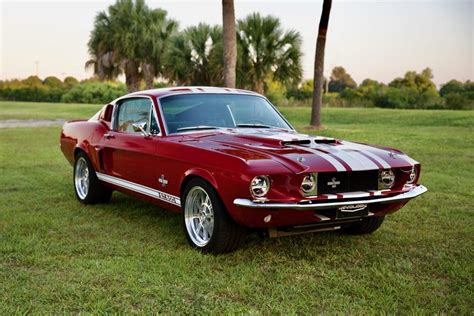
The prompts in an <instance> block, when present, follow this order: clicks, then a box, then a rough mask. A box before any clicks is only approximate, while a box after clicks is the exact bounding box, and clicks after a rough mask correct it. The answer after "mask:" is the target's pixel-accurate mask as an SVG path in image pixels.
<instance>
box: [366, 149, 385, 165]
mask: <svg viewBox="0 0 474 316" xmlns="http://www.w3.org/2000/svg"><path fill="white" fill-rule="evenodd" d="M364 155H367V156H370V157H371V158H372V159H374V160H375V161H377V162H378V163H379V164H381V165H382V168H384V169H390V168H391V166H390V165H389V164H388V163H387V162H386V161H385V160H384V159H382V158H380V157H379V156H378V155H376V154H374V153H371V152H370V151H368V150H364Z"/></svg>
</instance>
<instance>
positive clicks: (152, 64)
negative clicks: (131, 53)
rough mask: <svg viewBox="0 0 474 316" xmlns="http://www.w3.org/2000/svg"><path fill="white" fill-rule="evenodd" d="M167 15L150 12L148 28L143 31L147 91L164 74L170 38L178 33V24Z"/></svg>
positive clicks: (147, 16)
mask: <svg viewBox="0 0 474 316" xmlns="http://www.w3.org/2000/svg"><path fill="white" fill-rule="evenodd" d="M166 15H167V12H166V11H165V10H161V9H155V10H149V12H148V14H147V15H146V20H145V23H146V25H147V26H148V27H144V28H143V29H142V30H141V31H142V32H143V34H142V37H143V38H144V39H145V40H144V41H142V42H141V50H142V51H141V52H140V55H141V56H142V63H141V69H142V74H143V79H144V81H145V87H146V88H147V89H152V88H153V81H154V79H155V78H156V77H158V76H162V75H163V74H164V56H165V54H166V51H167V49H168V46H169V43H170V38H171V37H172V36H173V35H174V34H175V33H176V32H177V28H178V22H176V21H174V20H172V19H168V18H167V17H166Z"/></svg>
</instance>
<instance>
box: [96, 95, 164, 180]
mask: <svg viewBox="0 0 474 316" xmlns="http://www.w3.org/2000/svg"><path fill="white" fill-rule="evenodd" d="M140 125H141V127H142V130H140V129H139V128H138V126H140ZM158 134H159V129H158V124H157V120H156V113H155V110H154V106H153V102H152V100H151V99H150V98H148V97H134V98H127V99H122V100H120V101H118V102H117V104H116V108H115V110H114V116H113V121H112V129H111V130H110V131H109V132H108V133H106V134H105V135H104V139H103V146H102V151H103V156H102V157H103V164H104V170H105V173H106V174H107V175H108V176H111V177H113V178H109V179H108V180H110V181H111V182H113V181H115V184H117V185H119V186H122V187H126V188H129V187H131V188H132V189H133V188H135V187H134V185H136V184H138V185H142V186H146V187H150V188H156V187H157V184H158V183H157V178H158V177H157V175H156V163H157V158H156V147H157V141H158V139H159V137H156V136H157V135H158ZM120 180H126V181H127V182H125V181H120ZM128 182H130V183H128Z"/></svg>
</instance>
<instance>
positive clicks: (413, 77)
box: [388, 68, 436, 93]
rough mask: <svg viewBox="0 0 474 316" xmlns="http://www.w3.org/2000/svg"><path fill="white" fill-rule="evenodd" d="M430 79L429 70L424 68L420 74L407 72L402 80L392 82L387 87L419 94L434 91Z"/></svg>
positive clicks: (430, 72) (430, 73)
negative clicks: (412, 90) (413, 91)
mask: <svg viewBox="0 0 474 316" xmlns="http://www.w3.org/2000/svg"><path fill="white" fill-rule="evenodd" d="M432 79H433V72H432V71H431V69H430V68H426V69H424V70H423V71H422V72H421V73H417V72H416V71H408V72H407V73H405V76H404V77H403V78H396V79H394V80H392V81H391V82H390V83H389V84H388V86H389V87H392V88H398V89H414V90H416V91H417V92H419V93H423V92H427V91H436V85H435V83H434V82H433V81H432Z"/></svg>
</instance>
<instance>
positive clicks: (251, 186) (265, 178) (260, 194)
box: [249, 175, 271, 199]
mask: <svg viewBox="0 0 474 316" xmlns="http://www.w3.org/2000/svg"><path fill="white" fill-rule="evenodd" d="M258 180H262V181H263V182H264V183H265V185H263V184H262V183H256V181H258ZM270 188H271V180H270V177H269V176H267V175H259V176H255V177H253V178H252V180H250V184H249V191H250V195H252V197H253V198H255V199H264V198H265V196H266V195H267V194H268V192H270ZM255 189H257V190H262V191H261V192H255Z"/></svg>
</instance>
